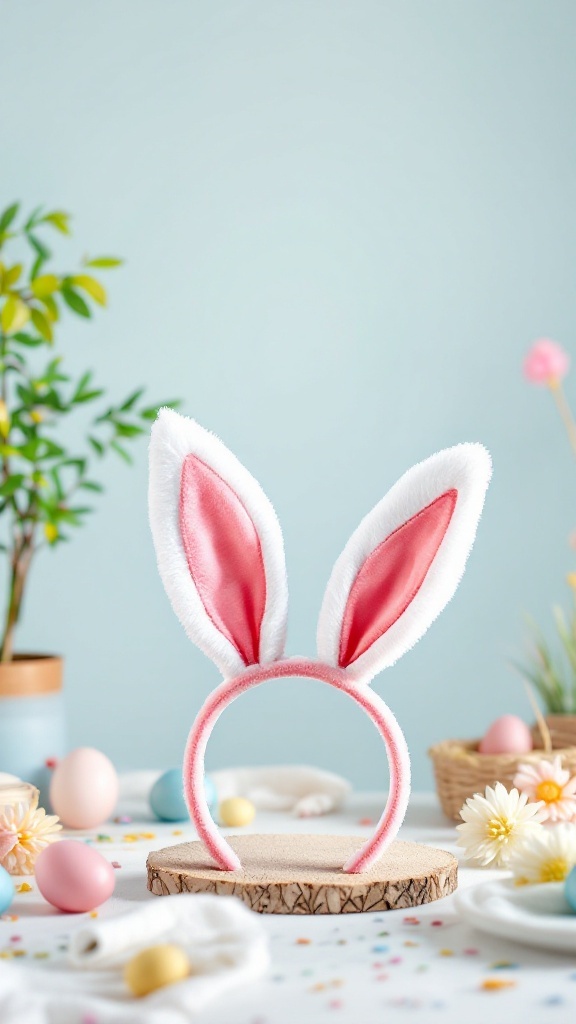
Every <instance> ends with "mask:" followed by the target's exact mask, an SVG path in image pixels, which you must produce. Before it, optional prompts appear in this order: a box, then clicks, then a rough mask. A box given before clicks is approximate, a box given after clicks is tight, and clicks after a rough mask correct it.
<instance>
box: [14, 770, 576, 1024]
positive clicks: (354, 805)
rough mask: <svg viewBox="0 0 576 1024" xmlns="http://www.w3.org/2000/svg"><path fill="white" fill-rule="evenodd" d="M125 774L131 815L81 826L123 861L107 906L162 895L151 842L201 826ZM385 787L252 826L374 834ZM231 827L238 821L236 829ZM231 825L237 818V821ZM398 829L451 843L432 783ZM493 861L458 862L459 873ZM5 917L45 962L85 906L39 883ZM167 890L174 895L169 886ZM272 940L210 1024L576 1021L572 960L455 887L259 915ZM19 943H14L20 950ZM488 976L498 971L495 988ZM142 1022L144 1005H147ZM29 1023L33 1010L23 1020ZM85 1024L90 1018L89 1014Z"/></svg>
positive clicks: (30, 960) (26, 952)
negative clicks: (505, 930) (421, 897)
mask: <svg viewBox="0 0 576 1024" xmlns="http://www.w3.org/2000/svg"><path fill="white" fill-rule="evenodd" d="M130 790H131V780H130V779H126V780H124V797H123V801H122V806H121V807H120V808H119V812H118V813H119V814H126V815H129V816H131V818H132V821H130V822H124V823H109V824H107V825H105V826H102V827H101V828H100V829H99V830H98V832H91V833H74V836H75V837H78V838H81V837H82V838H88V839H90V840H91V841H93V842H94V844H95V846H96V847H97V849H99V850H100V851H101V852H102V853H103V854H104V855H105V856H106V857H108V858H109V860H110V861H112V862H115V863H116V864H118V865H119V867H117V869H116V870H117V882H116V892H115V895H114V897H113V898H112V899H111V900H109V902H108V903H107V904H106V905H104V906H103V907H101V908H100V910H99V911H98V914H99V916H100V917H106V918H109V917H113V916H114V914H117V913H119V912H120V911H121V910H124V909H126V907H127V906H130V905H131V906H134V904H135V903H136V902H139V901H143V900H148V899H158V898H159V897H154V896H152V895H151V894H150V893H149V892H148V891H147V889H146V870H145V864H146V856H147V853H148V851H149V850H151V849H155V848H158V847H161V846H166V845H169V844H170V843H179V842H183V841H185V840H187V839H193V838H195V833H194V830H193V828H192V827H191V826H190V825H187V824H182V825H168V824H160V823H158V822H156V821H153V820H152V817H151V815H150V814H149V813H147V812H146V809H145V807H144V805H143V804H142V802H135V801H134V800H132V801H130V797H129V793H130ZM384 799H385V798H384V795H383V794H378V793H360V794H354V795H353V796H352V797H351V798H350V799H349V800H348V802H347V805H346V808H345V809H344V810H343V811H342V812H341V813H339V814H333V815H329V816H327V817H324V818H315V819H307V820H306V819H301V820H298V819H294V818H292V817H291V816H289V815H286V814H280V813H276V814H271V813H268V814H264V813H259V814H258V815H257V818H256V820H255V821H254V823H253V825H252V826H251V827H250V831H257V832H282V831H300V830H301V831H305V832H333V833H335V834H343V833H357V834H358V835H361V836H364V837H367V836H368V834H369V831H370V828H371V827H372V826H371V825H369V824H367V821H368V820H370V821H374V822H375V821H376V820H377V818H378V816H379V813H380V811H381V808H382V806H383V803H384ZM229 831H230V830H229ZM231 831H234V830H231ZM401 838H404V839H411V840H417V841H420V842H423V843H428V844H430V845H436V846H441V847H444V848H446V849H450V850H452V851H454V852H455V846H454V838H455V832H454V830H453V827H452V826H451V825H450V823H449V822H447V820H446V819H445V818H443V816H442V815H441V813H440V811H439V810H438V809H437V805H436V801H435V798H434V797H433V796H432V795H431V794H427V795H424V794H420V795H418V794H416V795H414V796H413V798H412V801H411V805H410V810H409V813H408V816H407V820H406V823H405V825H404V827H403V829H402V832H401ZM491 877H497V876H496V873H494V872H486V871H478V870H471V869H469V868H462V869H461V872H460V885H461V886H468V885H474V884H476V883H477V882H479V881H484V880H486V879H488V878H491ZM18 881H28V882H29V884H31V885H32V887H33V891H32V892H26V893H22V894H19V895H18V896H17V897H16V900H15V902H14V904H13V906H12V907H11V909H10V911H9V912H8V913H9V915H11V916H12V917H15V918H17V920H11V919H10V916H7V915H4V918H3V919H1V920H0V957H4V958H9V959H10V962H11V963H17V962H18V960H20V961H21V962H22V963H26V964H28V965H30V964H37V965H38V966H39V967H42V966H44V965H46V962H47V961H50V962H51V963H54V962H55V961H56V960H57V959H58V958H63V957H65V956H66V950H67V946H68V943H69V939H70V934H71V931H72V929H75V928H77V927H79V925H80V924H81V923H82V922H83V921H85V920H86V917H87V915H65V914H60V913H58V912H57V911H55V910H54V909H53V908H51V907H50V906H48V905H47V904H46V903H45V902H44V900H43V899H42V897H41V896H40V894H39V893H38V892H37V890H36V887H35V885H34V879H33V878H28V879H22V880H18ZM168 898H169V897H168ZM261 920H262V922H263V924H264V927H265V928H266V930H267V932H268V934H269V937H270V942H271V953H272V966H271V969H270V971H269V974H268V976H267V977H265V978H264V979H263V980H262V981H259V982H256V983H252V984H251V985H249V986H246V988H244V989H239V990H236V991H235V992H234V993H233V994H232V995H231V996H229V997H226V996H224V998H223V999H222V1000H220V1001H217V1002H214V1003H213V1004H212V1005H211V1006H210V1007H208V1008H207V1009H206V1010H205V1011H203V1012H202V1014H201V1016H200V1018H196V1019H200V1020H201V1021H202V1024H323V1022H333V1024H382V1022H386V1024H389V1022H393V1024H395V1022H396V1021H399V1022H400V1021H404V1020H414V1021H420V1022H422V1024H430V1022H433V1021H438V1022H439V1024H448V1022H449V1024H486V1021H487V1020H488V1021H490V1024H547V1022H548V1021H550V1022H554V1024H568V1022H570V1024H573V1022H574V1020H576V962H575V960H574V958H573V957H570V956H563V955H554V954H550V953H545V952H539V951H538V950H531V949H529V948H527V947H523V946H520V945H516V944H512V943H510V942H508V941H506V940H503V939H502V940H499V939H496V938H492V937H489V936H487V935H483V934H482V933H480V932H477V931H475V930H474V929H472V928H471V927H469V926H468V925H466V924H465V923H464V922H462V921H461V920H460V919H459V917H458V916H457V914H456V911H455V909H454V906H453V899H452V898H451V897H449V898H448V899H445V900H442V901H440V902H438V903H432V904H430V905H429V906H427V907H422V908H417V909H414V910H408V911H394V912H389V913H386V914H365V915H352V914H349V915H343V916H337V917H336V916H335V917H315V918H310V917H280V916H278V917H276V916H270V917H267V916H262V918H261ZM15 954H16V955H15ZM487 980H492V981H496V982H499V983H502V984H501V986H500V987H497V988H495V989H492V990H490V991H487V990H486V989H484V988H483V984H484V983H485V982H486V981H487ZM141 1019H142V1024H145V1021H146V1014H145V1012H144V1011H143V1012H142V1018H141ZM22 1024H26V1022H24V1021H23V1022H22ZM78 1024H84V1022H83V1021H82V1018H81V1017H80V1018H79V1020H78ZM90 1024H98V1022H97V1021H93V1022H92V1021H91V1022H90Z"/></svg>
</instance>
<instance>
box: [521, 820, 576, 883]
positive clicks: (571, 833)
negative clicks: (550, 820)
mask: <svg viewBox="0 0 576 1024" xmlns="http://www.w3.org/2000/svg"><path fill="white" fill-rule="evenodd" d="M575 864H576V825H570V824H568V823H566V822H563V823H562V824H560V825H556V826H555V827H554V828H543V829H542V831H541V832H540V833H539V834H538V835H537V836H534V838H533V839H531V840H530V844H529V845H528V846H526V847H524V848H523V849H519V850H517V851H516V853H515V854H514V856H513V857H512V860H511V862H510V867H511V868H512V873H513V875H514V878H515V880H516V883H517V884H518V885H537V884H538V883H541V882H563V881H564V879H565V878H566V877H567V876H568V875H569V874H570V871H571V870H572V868H573V867H574V865H575Z"/></svg>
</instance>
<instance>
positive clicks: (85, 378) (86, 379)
mask: <svg viewBox="0 0 576 1024" xmlns="http://www.w3.org/2000/svg"><path fill="white" fill-rule="evenodd" d="M92 376H93V375H92V370H87V371H86V373H83V374H82V376H81V377H80V380H79V381H78V386H77V388H76V391H75V392H74V394H73V396H72V401H73V402H75V401H76V399H77V397H78V395H81V394H82V392H83V391H84V390H85V388H86V387H87V386H88V384H89V383H90V381H91V380H92Z"/></svg>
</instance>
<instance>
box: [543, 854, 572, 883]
mask: <svg viewBox="0 0 576 1024" xmlns="http://www.w3.org/2000/svg"><path fill="white" fill-rule="evenodd" d="M571 867H572V865H571V864H569V863H568V861H567V860H565V859H564V857H554V858H553V859H552V860H546V861H544V863H543V864H542V866H541V868H540V881H541V882H563V881H564V879H565V878H566V877H567V875H568V872H569V871H570V868H571Z"/></svg>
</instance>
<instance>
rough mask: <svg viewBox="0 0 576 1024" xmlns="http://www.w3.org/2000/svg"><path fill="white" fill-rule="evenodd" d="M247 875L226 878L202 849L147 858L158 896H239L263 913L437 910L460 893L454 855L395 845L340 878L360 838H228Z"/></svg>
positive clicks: (187, 846) (183, 847)
mask: <svg viewBox="0 0 576 1024" xmlns="http://www.w3.org/2000/svg"><path fill="white" fill-rule="evenodd" d="M227 839H228V841H229V843H230V845H231V846H232V848H233V849H234V850H235V851H236V852H237V854H238V856H239V857H240V859H241V861H242V865H243V870H242V871H220V870H219V869H218V868H215V867H214V866H213V865H211V863H210V857H209V854H208V853H207V851H206V848H205V847H204V846H203V844H202V843H200V842H195V843H181V844H180V845H178V846H167V847H165V848H164V849H163V850H157V851H156V852H153V853H151V854H150V855H149V857H148V861H147V868H148V888H149V889H150V891H151V892H153V893H155V894H156V895H157V896H169V895H170V894H172V893H178V892H212V893H217V894H218V895H226V896H229V895H232V896H239V897H240V899H241V900H243V901H244V903H247V904H248V906H249V907H250V908H251V909H252V910H257V911H258V912H259V913H261V914H361V913H364V912H366V911H369V910H374V911H382V910H398V909H400V908H402V909H406V908H408V907H419V906H421V905H422V904H423V903H432V902H433V900H439V899H441V898H442V897H443V896H448V895H449V894H450V893H451V892H454V890H455V889H456V886H457V884H458V862H457V860H456V858H455V857H453V856H452V854H451V853H447V852H446V851H445V850H436V849H434V848H433V847H431V846H421V845H420V844H419V843H404V842H400V841H397V842H395V843H392V845H391V846H389V847H388V849H387V851H386V853H385V854H384V856H383V857H381V858H380V860H378V861H376V863H375V864H373V865H372V867H371V868H370V869H369V870H368V871H364V872H362V874H358V875H349V874H344V873H343V872H342V867H341V865H342V864H345V863H346V861H347V859H348V857H349V856H350V855H351V854H352V853H353V852H354V851H355V850H356V849H357V848H358V846H359V845H360V840H359V837H358V836H327V835H316V836H311V835H244V836H227Z"/></svg>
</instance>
